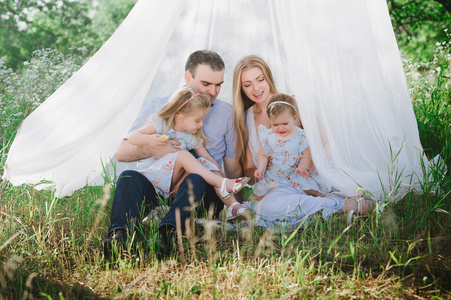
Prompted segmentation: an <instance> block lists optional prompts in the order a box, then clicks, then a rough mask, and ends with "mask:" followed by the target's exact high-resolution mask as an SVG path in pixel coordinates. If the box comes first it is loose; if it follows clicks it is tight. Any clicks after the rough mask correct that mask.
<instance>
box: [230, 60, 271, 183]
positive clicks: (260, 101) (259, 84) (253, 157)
mask: <svg viewBox="0 0 451 300" xmlns="http://www.w3.org/2000/svg"><path fill="white" fill-rule="evenodd" d="M275 93H277V89H276V86H275V84H274V80H273V76H272V73H271V69H270V68H269V66H268V65H267V64H266V62H265V61H264V60H263V59H261V58H260V57H258V56H256V55H249V56H246V57H244V58H243V59H241V60H240V61H238V63H237V64H236V66H235V70H234V72H233V111H234V115H233V122H234V125H235V129H236V130H237V139H238V140H237V146H236V149H237V150H236V151H237V157H239V159H240V163H241V165H242V167H243V170H244V174H247V175H245V176H247V177H251V178H252V179H251V180H252V181H251V182H255V177H254V172H255V170H256V165H257V154H258V151H259V150H260V142H259V140H258V134H257V128H258V126H259V125H263V126H265V127H266V128H269V127H270V126H271V121H270V120H269V117H268V114H267V113H266V107H267V106H268V101H269V98H270V97H271V96H272V95H273V94H275Z"/></svg>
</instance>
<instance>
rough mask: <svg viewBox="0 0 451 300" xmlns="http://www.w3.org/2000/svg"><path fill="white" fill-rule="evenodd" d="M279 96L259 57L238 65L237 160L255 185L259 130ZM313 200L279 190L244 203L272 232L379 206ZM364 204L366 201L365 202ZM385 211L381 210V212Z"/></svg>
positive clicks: (358, 201)
mask: <svg viewBox="0 0 451 300" xmlns="http://www.w3.org/2000/svg"><path fill="white" fill-rule="evenodd" d="M275 93H277V89H276V87H275V84H274V79H273V76H272V72H271V69H270V68H269V66H268V64H267V63H266V62H265V61H264V60H263V59H262V58H260V57H258V56H256V55H249V56H246V57H244V58H243V59H241V60H240V61H238V62H237V64H236V66H235V70H234V73H233V108H234V116H233V120H234V125H235V130H236V131H237V138H238V141H237V157H238V158H239V160H240V163H241V164H242V166H243V170H244V176H246V177H251V183H255V176H254V173H255V170H256V165H257V155H258V151H259V149H260V142H259V139H258V131H257V128H258V126H260V125H263V126H265V127H266V128H270V126H271V120H270V118H269V116H268V114H267V109H266V108H267V105H268V101H269V99H270V97H271V96H272V95H273V94H275ZM329 196H331V195H330V194H329V195H328V197H313V196H310V195H307V194H306V193H303V192H302V191H298V190H295V189H293V188H286V187H284V188H276V189H274V190H272V191H271V192H269V193H268V194H267V195H266V196H265V197H264V198H263V199H261V200H260V201H255V202H253V203H252V202H247V203H245V204H246V205H247V206H249V207H251V208H253V209H254V211H255V213H256V215H257V218H256V220H257V224H258V225H262V226H265V227H269V228H279V229H280V228H285V229H287V230H294V229H296V228H297V227H298V226H299V225H301V224H302V223H303V222H305V221H306V220H308V217H309V216H311V215H313V214H315V213H317V212H319V211H322V213H323V217H324V218H327V217H329V216H330V215H331V214H333V213H336V212H341V213H348V220H349V221H351V220H352V216H353V214H354V213H357V214H368V213H369V212H372V211H373V210H374V209H375V208H376V204H377V203H376V202H375V201H371V200H368V201H366V200H364V199H363V198H358V197H352V198H346V199H343V198H338V197H329ZM362 200H363V201H362ZM381 208H382V207H380V208H378V209H379V210H381Z"/></svg>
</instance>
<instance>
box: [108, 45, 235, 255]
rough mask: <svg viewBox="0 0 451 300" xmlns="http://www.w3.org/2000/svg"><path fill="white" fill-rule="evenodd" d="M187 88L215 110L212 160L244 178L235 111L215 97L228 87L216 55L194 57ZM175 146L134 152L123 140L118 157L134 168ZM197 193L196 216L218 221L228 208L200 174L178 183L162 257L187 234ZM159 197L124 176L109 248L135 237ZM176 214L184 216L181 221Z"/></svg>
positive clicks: (164, 224)
mask: <svg viewBox="0 0 451 300" xmlns="http://www.w3.org/2000/svg"><path fill="white" fill-rule="evenodd" d="M184 78H185V82H186V84H187V85H188V86H190V87H192V88H194V89H196V90H198V91H200V92H202V93H204V94H206V95H209V96H210V100H211V103H212V107H211V109H210V112H209V113H208V115H207V116H206V117H205V119H204V127H203V130H204V133H205V135H206V137H207V138H208V144H207V145H206V148H207V150H208V152H209V153H210V155H211V156H212V157H213V158H214V159H215V160H216V161H217V162H218V164H219V165H222V162H224V171H225V174H226V176H227V177H229V178H238V177H240V176H241V172H242V170H241V166H240V164H239V162H238V159H237V158H236V157H235V147H236V133H235V130H234V128H233V108H232V106H231V105H230V104H228V103H226V102H223V101H221V100H219V99H216V97H217V96H218V94H219V91H220V90H221V85H222V83H223V81H224V62H223V60H222V58H221V57H220V56H219V55H218V54H217V53H215V52H213V51H209V50H200V51H196V52H193V53H192V54H191V55H190V56H189V57H188V59H187V61H186V65H185V75H184ZM167 100H168V98H161V99H157V100H155V101H152V102H151V103H150V105H149V106H148V107H147V108H145V109H144V110H143V111H142V112H141V113H140V114H139V116H138V118H137V119H136V121H135V123H134V124H133V126H132V128H131V129H130V131H133V130H136V129H138V128H140V127H142V126H143V125H144V123H145V121H146V119H147V118H148V116H149V115H150V114H152V113H156V112H157V110H158V109H159V108H160V107H161V106H162V105H163V104H164V103H166V102H167ZM173 144H174V145H175V144H177V142H176V141H170V143H167V144H166V145H165V146H163V147H161V148H158V147H157V145H150V146H135V145H132V144H130V143H129V142H128V141H127V139H124V140H123V141H122V143H121V145H120V146H119V149H118V150H117V152H116V159H117V160H118V161H124V162H131V161H136V160H139V159H143V158H147V157H151V156H155V157H157V158H160V157H162V156H164V155H165V154H167V153H170V152H175V151H177V150H176V149H175V148H174V147H173V146H172V145H173ZM190 190H192V194H193V195H194V197H193V198H194V202H196V203H197V204H200V205H198V206H197V207H196V212H197V213H205V212H207V211H208V210H209V209H210V208H213V211H214V215H215V216H217V215H218V214H219V212H220V211H221V210H222V208H223V203H222V202H221V200H220V199H219V198H218V196H217V195H216V192H215V188H214V187H213V186H211V185H209V184H207V183H206V182H205V180H204V179H203V178H202V177H200V176H199V175H196V174H189V175H187V176H186V178H184V179H182V180H181V182H180V183H179V186H178V190H177V194H176V196H175V198H174V199H173V202H172V205H171V208H170V210H169V212H168V213H167V214H166V216H165V217H164V218H163V220H162V221H161V223H160V225H159V229H158V231H159V238H160V252H162V254H168V253H169V251H170V250H171V249H170V248H171V245H170V244H171V239H172V238H173V236H174V233H175V229H176V227H177V226H180V227H181V229H182V230H183V229H184V227H185V220H186V219H187V218H189V217H190V216H191V212H190V211H189V210H188V209H186V207H190V201H189V195H190V194H189V192H190ZM160 201H161V200H160V197H159V195H158V194H157V192H156V191H155V188H154V187H153V185H152V184H151V183H150V181H149V180H147V178H146V177H145V176H144V175H142V174H140V173H138V172H136V171H124V172H123V173H122V174H121V175H120V176H119V179H118V181H117V185H116V192H115V194H114V198H113V206H112V209H111V225H110V228H109V229H108V237H107V238H105V239H103V240H102V243H103V244H104V247H105V248H108V247H109V246H110V245H111V243H113V242H115V241H117V242H121V241H124V240H125V238H126V234H127V230H128V232H129V233H130V234H131V233H132V232H133V231H135V230H136V228H137V223H138V222H140V220H141V218H142V216H141V212H142V211H144V209H142V208H143V207H142V206H143V205H144V208H146V207H147V208H155V207H156V206H158V205H160ZM176 211H179V212H180V219H179V220H177V217H176Z"/></svg>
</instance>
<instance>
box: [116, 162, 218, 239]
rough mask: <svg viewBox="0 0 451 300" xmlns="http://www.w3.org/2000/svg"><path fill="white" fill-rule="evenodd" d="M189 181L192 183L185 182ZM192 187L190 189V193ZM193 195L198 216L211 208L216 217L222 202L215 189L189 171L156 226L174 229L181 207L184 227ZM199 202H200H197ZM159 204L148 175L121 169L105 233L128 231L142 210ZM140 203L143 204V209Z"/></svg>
mask: <svg viewBox="0 0 451 300" xmlns="http://www.w3.org/2000/svg"><path fill="white" fill-rule="evenodd" d="M188 182H191V183H192V184H188ZM190 189H192V192H190ZM190 195H193V196H194V197H193V199H194V202H195V203H197V204H200V205H198V206H197V207H196V214H197V216H201V214H204V215H206V214H207V213H208V210H209V209H210V208H213V212H214V216H213V217H215V218H216V217H218V214H219V212H220V211H221V210H222V208H223V206H224V204H223V203H222V202H221V200H220V199H219V198H218V196H217V195H216V192H215V188H214V187H213V186H211V185H209V184H208V183H206V182H205V180H204V179H203V178H202V177H201V176H199V175H197V174H189V175H188V176H187V177H186V178H185V179H184V180H183V182H182V183H181V184H180V187H179V189H178V192H177V195H176V197H175V198H174V200H173V202H172V205H171V208H170V210H169V212H168V213H167V214H166V216H165V217H164V218H163V220H162V221H161V223H160V226H159V227H162V226H169V227H173V228H176V225H177V223H176V213H175V212H176V209H177V208H178V209H179V210H180V226H181V228H182V231H183V229H184V228H185V221H186V219H188V218H189V217H190V216H191V211H190V210H189V207H190V206H191V204H190V201H189V197H190ZM199 202H200V203H199ZM160 204H161V199H160V196H159V195H158V194H157V192H156V190H155V188H154V186H153V185H152V184H151V183H150V181H149V180H147V178H146V177H145V176H144V175H142V174H141V173H139V172H136V171H131V170H129V171H124V172H122V173H121V175H120V176H119V179H118V181H117V184H116V191H115V193H114V198H113V206H112V208H111V225H110V228H109V229H108V235H110V234H111V233H112V232H113V231H114V230H117V229H125V230H129V233H130V234H131V233H132V232H133V231H135V230H136V228H137V225H138V224H139V222H140V221H141V219H142V218H143V217H144V216H142V215H141V212H148V210H149V209H153V208H155V207H157V206H159V205H160ZM142 205H145V207H144V208H147V209H143V207H142Z"/></svg>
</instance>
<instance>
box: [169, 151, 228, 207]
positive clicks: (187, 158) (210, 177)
mask: <svg viewBox="0 0 451 300" xmlns="http://www.w3.org/2000/svg"><path fill="white" fill-rule="evenodd" d="M185 171H186V172H187V173H192V174H198V175H200V176H202V178H203V179H205V181H206V182H208V183H209V184H211V185H213V186H215V187H217V188H220V187H221V184H222V180H223V179H224V178H223V177H222V176H221V175H220V174H221V173H220V172H218V171H210V170H209V169H207V168H206V167H205V166H204V165H203V164H201V163H200V162H199V161H198V160H197V159H196V158H195V157H194V156H193V155H192V154H191V153H189V152H188V151H185V150H182V151H180V153H179V154H178V155H177V160H176V162H175V166H174V172H173V175H172V181H171V185H172V186H175V185H176V184H177V182H178V181H179V180H180V178H181V176H182V175H183V173H184V172H185ZM235 182H236V180H235V179H228V180H227V182H226V188H227V191H228V192H231V191H232V189H233V185H234V184H235ZM216 193H217V194H218V196H219V198H220V199H222V197H221V196H220V195H219V192H218V191H216ZM222 201H223V202H224V204H225V205H227V207H228V206H230V205H231V204H232V203H234V202H237V201H236V199H235V197H230V198H229V199H227V200H224V199H222Z"/></svg>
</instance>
